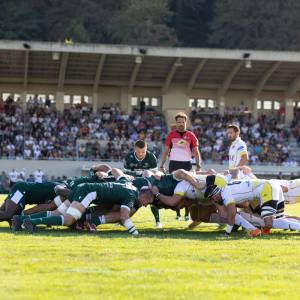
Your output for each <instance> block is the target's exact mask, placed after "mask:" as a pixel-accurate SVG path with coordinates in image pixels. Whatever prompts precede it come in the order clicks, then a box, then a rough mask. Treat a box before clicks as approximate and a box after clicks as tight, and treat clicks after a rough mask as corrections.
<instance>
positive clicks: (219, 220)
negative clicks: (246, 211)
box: [209, 213, 227, 224]
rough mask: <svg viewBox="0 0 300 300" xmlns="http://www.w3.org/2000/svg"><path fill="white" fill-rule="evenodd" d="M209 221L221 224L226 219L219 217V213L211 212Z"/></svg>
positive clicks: (224, 222)
mask: <svg viewBox="0 0 300 300" xmlns="http://www.w3.org/2000/svg"><path fill="white" fill-rule="evenodd" d="M209 223H217V224H220V223H223V224H226V223H227V220H226V219H223V218H221V217H220V215H219V214H216V213H212V214H211V215H210V219H209Z"/></svg>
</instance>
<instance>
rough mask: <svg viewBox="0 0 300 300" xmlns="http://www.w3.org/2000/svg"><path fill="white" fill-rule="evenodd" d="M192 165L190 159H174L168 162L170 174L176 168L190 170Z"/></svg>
mask: <svg viewBox="0 0 300 300" xmlns="http://www.w3.org/2000/svg"><path fill="white" fill-rule="evenodd" d="M192 168H193V166H192V163H191V162H190V161H176V160H170V163H169V172H170V174H171V173H172V172H174V171H176V170H179V169H183V170H186V171H190V170H192Z"/></svg>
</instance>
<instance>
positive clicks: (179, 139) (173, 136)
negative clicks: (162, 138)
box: [165, 130, 199, 161]
mask: <svg viewBox="0 0 300 300" xmlns="http://www.w3.org/2000/svg"><path fill="white" fill-rule="evenodd" d="M165 146H168V147H170V148H171V152H170V160H175V161H191V159H192V151H191V149H193V148H194V147H197V146H199V143H198V139H197V138H196V137H195V135H194V134H193V133H192V132H190V131H186V132H185V133H184V134H183V135H182V136H181V135H180V133H179V132H178V131H177V130H174V131H171V132H170V133H169V134H168V136H167V140H166V143H165Z"/></svg>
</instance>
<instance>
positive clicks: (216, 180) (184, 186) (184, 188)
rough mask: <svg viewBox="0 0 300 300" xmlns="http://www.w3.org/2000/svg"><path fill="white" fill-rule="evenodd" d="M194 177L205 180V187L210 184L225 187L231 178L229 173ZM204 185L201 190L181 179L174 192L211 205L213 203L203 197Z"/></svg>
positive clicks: (200, 180) (201, 180)
mask: <svg viewBox="0 0 300 300" xmlns="http://www.w3.org/2000/svg"><path fill="white" fill-rule="evenodd" d="M196 177H197V179H198V181H199V182H205V183H206V187H207V186H210V185H217V186H219V187H225V186H226V185H227V183H228V182H230V179H231V175H227V176H223V175H221V174H217V175H196ZM206 187H205V188H204V189H203V190H199V189H196V188H195V187H194V186H193V185H191V184H190V183H188V182H187V181H182V182H180V183H179V184H178V185H177V186H176V189H175V191H174V194H179V195H182V196H184V197H186V198H189V199H194V200H198V201H199V202H200V203H201V204H202V205H212V204H213V203H212V202H211V201H210V200H209V199H207V198H205V197H204V193H205V191H206Z"/></svg>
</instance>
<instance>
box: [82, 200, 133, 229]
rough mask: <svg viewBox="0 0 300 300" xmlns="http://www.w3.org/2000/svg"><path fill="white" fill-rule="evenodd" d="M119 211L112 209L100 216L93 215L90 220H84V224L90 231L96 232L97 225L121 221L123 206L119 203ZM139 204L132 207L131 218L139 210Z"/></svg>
mask: <svg viewBox="0 0 300 300" xmlns="http://www.w3.org/2000/svg"><path fill="white" fill-rule="evenodd" d="M118 207H119V211H115V210H114V211H110V212H109V213H107V214H105V215H102V216H99V217H93V218H92V219H90V220H86V221H85V222H84V226H85V227H86V228H87V229H88V230H89V231H90V232H96V231H97V229H96V227H97V226H98V225H104V224H109V223H116V222H119V223H120V219H121V210H120V209H121V207H120V206H119V205H118ZM137 210H138V206H135V207H133V208H131V210H130V213H129V216H130V218H131V217H132V216H133V215H134V214H135V213H136V212H137Z"/></svg>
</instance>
